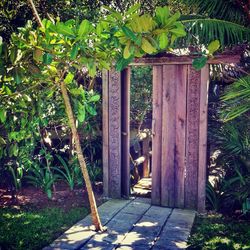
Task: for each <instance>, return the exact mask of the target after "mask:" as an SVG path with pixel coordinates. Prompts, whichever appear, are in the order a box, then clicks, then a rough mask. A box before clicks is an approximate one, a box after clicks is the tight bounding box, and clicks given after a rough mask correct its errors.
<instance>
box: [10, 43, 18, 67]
mask: <svg viewBox="0 0 250 250" xmlns="http://www.w3.org/2000/svg"><path fill="white" fill-rule="evenodd" d="M16 58H17V48H16V47H14V48H12V49H11V50H10V61H11V63H12V64H14V63H15V61H16Z"/></svg>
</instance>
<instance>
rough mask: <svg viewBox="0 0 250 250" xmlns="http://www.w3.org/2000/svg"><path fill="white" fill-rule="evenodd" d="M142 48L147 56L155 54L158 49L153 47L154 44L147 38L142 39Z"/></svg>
mask: <svg viewBox="0 0 250 250" xmlns="http://www.w3.org/2000/svg"><path fill="white" fill-rule="evenodd" d="M141 48H142V49H143V51H145V52H146V53H147V54H153V53H154V52H156V49H155V48H154V47H153V46H152V44H151V43H150V42H149V41H148V40H147V39H146V38H142V46H141Z"/></svg>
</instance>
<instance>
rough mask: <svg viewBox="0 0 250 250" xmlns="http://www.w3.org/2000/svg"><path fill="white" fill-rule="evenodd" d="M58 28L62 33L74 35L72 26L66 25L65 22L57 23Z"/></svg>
mask: <svg viewBox="0 0 250 250" xmlns="http://www.w3.org/2000/svg"><path fill="white" fill-rule="evenodd" d="M56 30H57V32H58V33H59V34H62V35H66V36H74V32H73V30H72V28H70V27H68V26H66V25H65V24H64V23H58V24H57V25H56Z"/></svg>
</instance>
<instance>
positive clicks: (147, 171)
mask: <svg viewBox="0 0 250 250" xmlns="http://www.w3.org/2000/svg"><path fill="white" fill-rule="evenodd" d="M149 142H150V137H149V136H147V137H146V138H145V139H144V140H143V141H142V155H143V156H145V161H144V162H143V167H142V177H146V178H148V177H149V175H150V169H149V150H150V149H149Z"/></svg>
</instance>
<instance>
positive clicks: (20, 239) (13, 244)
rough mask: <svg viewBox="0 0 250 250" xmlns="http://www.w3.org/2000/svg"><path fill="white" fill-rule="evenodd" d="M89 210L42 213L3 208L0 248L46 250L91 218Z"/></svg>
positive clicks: (33, 210) (4, 249) (74, 209)
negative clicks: (45, 248)
mask: <svg viewBox="0 0 250 250" xmlns="http://www.w3.org/2000/svg"><path fill="white" fill-rule="evenodd" d="M88 212H89V211H88V210H87V209H86V208H85V207H75V208H74V207H72V208H70V209H69V210H68V211H67V212H65V210H64V209H63V208H60V207H50V208H42V209H37V208H36V209H28V208H18V209H17V208H7V207H6V208H1V209H0V247H1V249H2V250H11V249H12V250H14V249H15V250H21V249H23V250H25V249H27V250H31V249H34V250H35V249H42V248H43V247H45V246H46V245H48V244H49V243H50V242H52V241H53V240H54V239H56V238H57V237H59V236H60V234H62V233H63V232H64V231H65V230H67V229H68V228H69V227H71V226H72V225H73V224H74V223H76V222H77V221H79V220H80V219H82V218H83V217H84V216H85V215H87V214H88Z"/></svg>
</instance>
